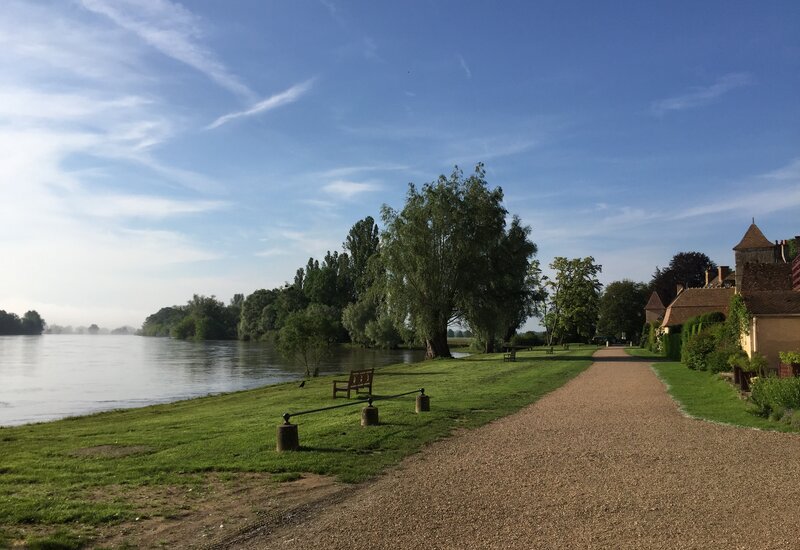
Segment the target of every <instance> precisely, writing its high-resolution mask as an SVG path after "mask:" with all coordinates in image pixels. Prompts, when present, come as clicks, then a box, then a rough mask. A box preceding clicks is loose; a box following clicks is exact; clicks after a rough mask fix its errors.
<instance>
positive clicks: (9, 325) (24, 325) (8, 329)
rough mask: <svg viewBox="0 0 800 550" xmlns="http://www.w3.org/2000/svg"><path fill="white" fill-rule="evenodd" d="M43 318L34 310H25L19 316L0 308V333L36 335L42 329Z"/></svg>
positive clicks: (6, 334)
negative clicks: (23, 313)
mask: <svg viewBox="0 0 800 550" xmlns="http://www.w3.org/2000/svg"><path fill="white" fill-rule="evenodd" d="M44 327H45V322H44V319H42V317H41V316H40V315H39V314H38V313H37V312H36V311H35V310H31V311H27V312H25V315H23V316H22V317H21V318H20V317H19V316H18V315H17V314H16V313H8V312H6V311H5V310H2V309H0V335H3V336H9V335H23V334H33V335H38V334H41V333H42V332H43V331H44Z"/></svg>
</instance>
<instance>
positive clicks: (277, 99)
mask: <svg viewBox="0 0 800 550" xmlns="http://www.w3.org/2000/svg"><path fill="white" fill-rule="evenodd" d="M313 84H314V79H311V80H306V81H305V82H301V83H300V84H295V85H294V86H292V87H291V88H289V89H288V90H284V91H283V92H280V93H278V94H275V95H273V96H270V97H268V98H266V99H264V100H262V101H259V102H258V103H256V104H255V105H253V106H252V107H250V108H249V109H246V110H244V111H237V112H235V113H228V114H227V115H222V116H221V117H219V118H218V119H217V120H215V121H214V122H212V123H211V124H209V125H208V126H206V130H213V129H214V128H219V127H220V126H222V125H223V124H226V123H228V122H230V121H232V120H236V119H237V118H245V117H251V116H255V115H260V114H262V113H266V112H267V111H271V110H273V109H277V108H278V107H282V106H283V105H288V104H290V103H294V102H295V101H297V100H298V99H300V98H301V97H302V96H304V95H305V94H306V93H307V92H308V91H309V90H310V89H311V87H312V86H313Z"/></svg>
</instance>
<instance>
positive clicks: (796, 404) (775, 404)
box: [750, 377, 800, 418]
mask: <svg viewBox="0 0 800 550" xmlns="http://www.w3.org/2000/svg"><path fill="white" fill-rule="evenodd" d="M750 390H751V393H750V401H751V402H752V403H753V404H754V405H755V406H756V409H757V410H758V413H759V414H761V415H764V416H769V415H770V414H771V413H772V412H773V411H776V412H778V411H781V410H783V411H785V410H787V409H791V410H793V411H797V410H800V378H763V377H762V378H758V379H755V380H754V381H751V386H750ZM794 416H795V415H792V418H794Z"/></svg>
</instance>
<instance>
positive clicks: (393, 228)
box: [141, 164, 602, 369]
mask: <svg viewBox="0 0 800 550" xmlns="http://www.w3.org/2000/svg"><path fill="white" fill-rule="evenodd" d="M381 222H382V229H381V228H379V227H378V224H377V223H376V221H375V220H374V219H373V218H372V217H371V216H367V217H365V218H363V219H362V220H359V221H358V222H357V223H355V224H354V225H353V226H352V228H351V229H350V231H349V232H348V234H347V235H346V237H345V240H344V242H343V244H342V250H341V251H328V252H327V254H326V255H325V257H324V258H322V259H321V260H318V259H315V258H309V260H308V262H307V263H306V265H305V266H303V267H300V268H299V269H297V271H296V273H295V276H294V279H293V281H291V282H287V283H285V284H284V285H283V286H281V287H278V288H273V289H258V290H256V291H255V292H253V293H251V294H249V295H248V296H243V295H241V294H239V295H236V296H235V297H234V299H233V300H231V302H230V303H229V304H224V303H223V302H221V301H219V300H217V299H216V298H215V297H214V296H211V297H207V296H199V295H195V296H194V297H193V298H192V300H190V301H189V302H188V303H187V304H186V305H182V306H171V307H165V308H162V309H161V310H159V311H158V312H156V313H154V314H153V315H150V316H149V317H148V318H147V319H146V320H145V322H144V324H143V326H142V330H141V334H144V335H147V336H172V337H175V338H187V339H233V338H239V339H241V340H274V341H275V342H276V343H277V344H278V346H279V347H280V348H281V349H282V350H283V351H284V352H285V353H286V354H287V355H291V356H293V357H296V358H298V359H299V360H301V361H302V362H304V363H306V365H307V368H309V369H310V368H311V366H312V365H313V364H314V363H315V361H316V360H317V359H318V357H319V354H322V353H324V351H325V349H326V348H327V347H328V346H329V345H330V344H332V343H337V342H352V343H354V344H357V345H363V346H369V347H384V348H393V347H396V346H398V345H400V344H401V343H405V344H410V345H420V346H424V348H425V349H426V357H428V358H436V357H448V356H450V348H449V345H448V341H447V338H448V328H449V327H450V326H451V325H454V324H458V325H461V326H462V327H465V328H466V329H467V330H469V331H470V333H471V334H473V335H474V337H475V338H476V340H477V341H478V342H479V344H480V346H481V349H482V350H483V351H485V352H492V351H495V350H496V349H497V346H498V344H499V343H500V342H503V343H507V342H509V341H510V340H511V339H512V337H513V336H514V335H515V333H516V332H517V330H518V329H519V328H520V327H521V326H522V325H523V324H524V323H525V322H526V321H527V319H529V318H530V317H539V318H541V319H543V323H544V325H545V327H546V330H547V333H548V338H549V341H550V343H551V344H552V343H553V342H557V341H565V340H570V339H572V340H573V341H574V340H582V341H588V340H590V339H591V338H592V337H593V336H594V334H595V331H596V325H597V316H598V310H599V304H600V293H601V289H602V285H601V284H600V282H599V281H598V279H597V277H598V274H599V273H600V272H601V270H602V266H600V265H598V264H596V262H595V260H594V258H592V257H587V258H576V259H568V258H562V257H559V258H555V259H554V261H553V262H552V263H551V264H550V268H551V269H552V270H553V276H552V279H550V278H548V277H546V276H543V275H542V270H541V267H540V265H539V262H538V260H536V259H535V256H536V253H537V246H536V244H535V243H534V242H533V241H532V240H531V237H530V235H531V228H530V227H528V226H526V225H523V224H522V222H521V221H520V219H519V218H518V217H517V216H513V215H510V214H509V212H508V210H506V208H505V207H504V206H503V191H502V189H501V188H500V187H495V188H492V187H490V186H489V184H488V182H487V180H486V172H485V169H484V166H483V164H478V165H477V166H476V168H475V171H474V172H473V173H472V174H470V175H464V173H463V172H462V171H461V170H460V169H458V167H456V168H455V169H454V170H453V172H452V173H451V174H450V175H442V176H440V177H439V178H438V179H436V180H435V181H432V182H430V183H426V184H424V185H422V186H419V187H418V186H416V185H414V184H413V183H412V184H409V187H408V191H407V194H406V199H405V204H404V206H403V208H402V209H399V210H395V209H393V208H391V207H389V206H386V205H384V206H383V207H382V209H381Z"/></svg>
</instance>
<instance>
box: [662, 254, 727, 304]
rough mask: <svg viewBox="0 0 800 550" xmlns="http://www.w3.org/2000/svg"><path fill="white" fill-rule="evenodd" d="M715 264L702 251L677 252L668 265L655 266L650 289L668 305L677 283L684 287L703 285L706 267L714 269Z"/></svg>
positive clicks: (672, 298)
mask: <svg viewBox="0 0 800 550" xmlns="http://www.w3.org/2000/svg"><path fill="white" fill-rule="evenodd" d="M716 267H717V264H715V263H714V262H712V261H711V259H710V258H709V257H708V256H706V255H705V254H703V253H702V252H678V253H677V254H675V255H674V256H673V257H672V260H670V262H669V266H667V267H665V268H663V269H662V268H659V267H656V270H655V273H653V278H652V279H651V280H650V290H651V291H652V290H655V291H656V292H657V293H658V295H659V297H660V298H661V301H662V302H663V303H664V304H665V305H668V304H669V303H670V302H672V300H674V299H675V296H676V295H677V287H678V285H679V284H682V285H684V286H685V287H686V288H698V287H702V286H704V285H705V282H706V280H705V273H706V270H707V269H716Z"/></svg>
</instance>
